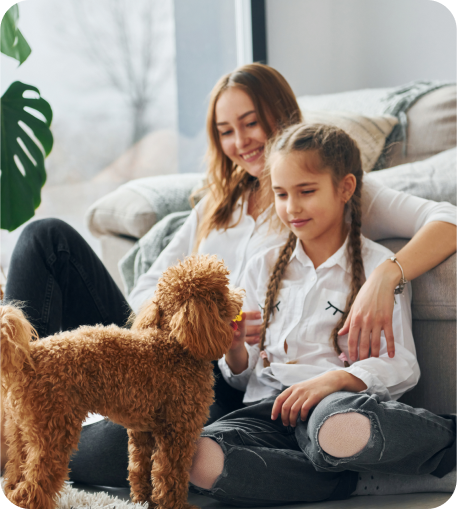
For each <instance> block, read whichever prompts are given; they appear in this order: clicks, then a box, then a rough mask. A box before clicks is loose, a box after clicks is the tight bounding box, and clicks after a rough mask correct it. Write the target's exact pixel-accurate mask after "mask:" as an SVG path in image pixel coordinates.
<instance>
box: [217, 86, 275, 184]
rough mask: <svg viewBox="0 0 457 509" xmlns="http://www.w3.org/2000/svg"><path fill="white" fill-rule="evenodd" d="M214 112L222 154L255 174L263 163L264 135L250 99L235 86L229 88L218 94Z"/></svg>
mask: <svg viewBox="0 0 457 509" xmlns="http://www.w3.org/2000/svg"><path fill="white" fill-rule="evenodd" d="M215 113H216V126H217V130H218V131H219V139H220V141H221V146H222V151H223V152H224V154H225V155H226V156H227V157H229V158H230V159H231V160H232V161H233V162H234V163H235V164H238V165H239V166H241V167H242V168H243V169H244V170H246V171H247V172H248V173H249V174H250V175H252V176H253V177H259V176H260V174H261V173H262V171H263V168H264V166H265V159H264V149H265V143H266V141H267V136H266V134H265V131H264V130H263V129H262V127H261V126H260V124H259V122H258V119H257V114H256V112H255V108H254V104H253V102H252V100H251V98H250V97H249V96H248V95H247V94H246V92H243V91H242V90H240V89H238V88H229V89H227V90H225V92H222V94H221V96H220V97H219V99H218V101H217V103H216V108H215Z"/></svg>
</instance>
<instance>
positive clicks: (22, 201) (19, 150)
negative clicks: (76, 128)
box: [0, 81, 53, 231]
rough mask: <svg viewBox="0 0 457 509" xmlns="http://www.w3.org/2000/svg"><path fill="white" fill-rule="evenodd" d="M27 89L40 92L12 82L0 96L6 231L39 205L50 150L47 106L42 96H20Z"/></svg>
mask: <svg viewBox="0 0 457 509" xmlns="http://www.w3.org/2000/svg"><path fill="white" fill-rule="evenodd" d="M27 90H31V91H33V92H36V93H37V94H38V95H39V94H40V92H39V90H38V89H37V88H36V87H33V86H32V85H26V84H24V83H21V82H20V81H15V82H14V83H12V84H11V85H10V87H9V88H8V90H7V91H6V92H5V93H4V94H3V96H2V98H1V129H2V131H1V142H2V145H1V176H0V184H1V225H0V226H1V228H2V229H4V230H8V231H13V230H15V229H16V228H17V227H18V226H20V225H21V224H23V223H25V222H26V221H28V220H29V219H30V218H31V217H33V215H34V214H35V209H36V208H37V207H38V206H39V205H40V203H41V188H42V187H43V185H44V183H45V182H46V171H45V168H44V159H45V157H46V156H48V155H49V153H50V152H51V149H52V144H53V137H52V133H51V131H50V129H49V127H50V125H51V122H52V110H51V106H50V105H49V103H48V102H47V101H45V100H44V99H43V98H42V97H38V98H36V99H30V98H25V97H23V95H24V92H25V91H27ZM25 107H28V108H31V109H32V110H35V111H36V112H39V113H41V115H42V116H43V117H44V118H45V121H43V120H40V119H39V118H37V117H36V116H35V115H32V114H31V113H29V112H27V111H26V110H25V109H24V108H25ZM19 122H23V123H24V124H25V125H26V126H28V127H29V128H30V129H31V130H32V131H33V135H34V137H35V138H36V140H38V142H39V143H37V142H36V140H34V139H33V137H31V136H30V135H29V134H27V132H26V130H24V129H23V127H21V125H20V124H19ZM18 140H21V142H22V144H23V146H25V148H26V150H24V148H23V147H22V146H21V142H19V141H18ZM27 152H28V153H29V154H30V155H28V154H27ZM15 156H16V158H17V159H19V161H20V162H21V163H22V166H23V169H24V171H25V175H23V173H22V172H21V171H20V169H19V167H18V166H17V164H16V162H15V160H14V158H15Z"/></svg>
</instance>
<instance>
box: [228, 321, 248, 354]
mask: <svg viewBox="0 0 457 509" xmlns="http://www.w3.org/2000/svg"><path fill="white" fill-rule="evenodd" d="M246 315H247V313H244V312H243V314H242V316H241V320H240V321H239V322H234V323H236V326H237V329H236V330H234V331H233V340H232V346H231V347H230V350H229V352H236V351H238V350H240V349H241V348H244V342H245V340H246Z"/></svg>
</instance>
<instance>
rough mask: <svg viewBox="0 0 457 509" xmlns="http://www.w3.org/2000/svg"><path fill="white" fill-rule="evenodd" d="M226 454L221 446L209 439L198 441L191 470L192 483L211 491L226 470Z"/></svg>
mask: <svg viewBox="0 0 457 509" xmlns="http://www.w3.org/2000/svg"><path fill="white" fill-rule="evenodd" d="M224 459H225V456H224V452H223V451H222V448H221V446H220V445H219V444H218V443H217V442H215V441H214V440H212V439H211V438H208V437H203V438H200V439H199V440H198V444H197V451H196V452H195V455H194V459H193V461H192V467H191V469H190V472H189V473H190V482H191V483H192V484H194V485H195V486H198V487H199V488H203V489H205V490H209V489H211V488H212V487H213V484H214V483H215V482H216V479H217V478H218V477H219V476H220V475H221V474H222V470H223V468H224Z"/></svg>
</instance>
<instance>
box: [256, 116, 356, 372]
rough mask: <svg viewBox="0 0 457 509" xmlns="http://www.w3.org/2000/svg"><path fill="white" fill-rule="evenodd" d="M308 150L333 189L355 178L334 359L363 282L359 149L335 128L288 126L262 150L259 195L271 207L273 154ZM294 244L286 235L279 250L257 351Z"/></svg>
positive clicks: (334, 333) (333, 336)
mask: <svg viewBox="0 0 457 509" xmlns="http://www.w3.org/2000/svg"><path fill="white" fill-rule="evenodd" d="M308 150H313V151H314V150H315V151H317V153H318V154H319V156H320V159H321V163H322V164H321V167H320V168H318V170H319V171H325V172H328V171H329V172H330V175H331V177H332V182H333V185H334V187H335V189H336V188H337V187H338V185H339V183H340V182H341V180H342V179H343V178H344V177H345V176H346V175H348V174H351V173H352V174H353V175H354V176H355V178H356V188H355V191H354V194H353V195H352V197H351V199H350V200H349V201H348V203H347V204H346V210H347V209H349V210H350V215H351V226H350V230H349V242H348V244H347V249H348V259H349V260H350V263H351V273H352V278H351V290H350V292H349V295H348V297H347V300H346V307H345V310H344V313H343V314H342V316H341V317H340V320H339V322H338V324H337V325H336V326H335V328H334V329H333V331H332V333H331V335H330V341H331V343H332V345H333V348H334V350H335V352H336V353H337V355H340V354H341V353H342V352H341V348H340V347H339V345H338V331H339V330H340V329H341V327H343V325H344V322H345V321H346V318H347V316H348V314H349V311H350V309H351V307H352V304H353V303H354V300H355V298H356V296H357V294H358V293H359V290H360V288H361V286H362V284H363V283H364V279H365V270H364V266H363V259H362V243H361V237H360V230H361V227H362V206H361V196H362V179H363V170H362V163H361V160H360V151H359V148H358V146H357V144H356V142H355V141H354V140H353V139H352V138H351V137H350V136H349V135H348V134H347V133H346V132H345V131H343V130H342V129H339V128H337V127H333V126H328V125H320V124H314V125H313V124H308V125H306V124H298V125H294V126H291V127H289V128H287V129H285V130H284V131H283V132H281V133H280V134H279V135H278V136H277V137H276V138H275V139H273V140H271V141H270V143H269V144H268V145H267V147H266V151H265V158H266V159H265V160H266V165H265V171H264V172H263V175H262V178H261V191H262V193H263V194H264V196H266V199H268V200H269V201H270V203H271V201H273V197H272V195H273V191H272V189H271V178H270V170H271V168H270V164H269V161H270V158H271V156H272V155H273V154H275V153H280V154H282V155H286V154H290V153H292V152H306V151H308ZM296 243H297V237H296V236H295V234H294V233H293V232H290V234H289V238H288V240H287V242H286V243H285V245H284V246H283V247H282V249H281V251H280V253H279V256H278V260H277V261H276V264H275V266H274V267H273V270H272V273H271V277H270V281H269V283H268V287H267V294H266V297H265V306H264V313H263V323H262V328H261V331H260V342H259V345H260V351H263V350H264V349H265V336H266V331H267V328H268V324H269V322H270V317H271V314H272V313H273V312H274V303H275V302H276V297H277V295H278V291H279V286H280V283H281V280H282V277H283V275H284V272H285V270H286V267H287V265H288V263H289V260H290V257H291V256H292V253H293V251H294V249H295V246H296ZM268 365H269V362H268V360H267V359H266V358H264V366H265V367H266V366H268ZM344 365H345V366H346V367H347V366H349V364H348V363H347V362H346V361H345V363H344Z"/></svg>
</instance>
